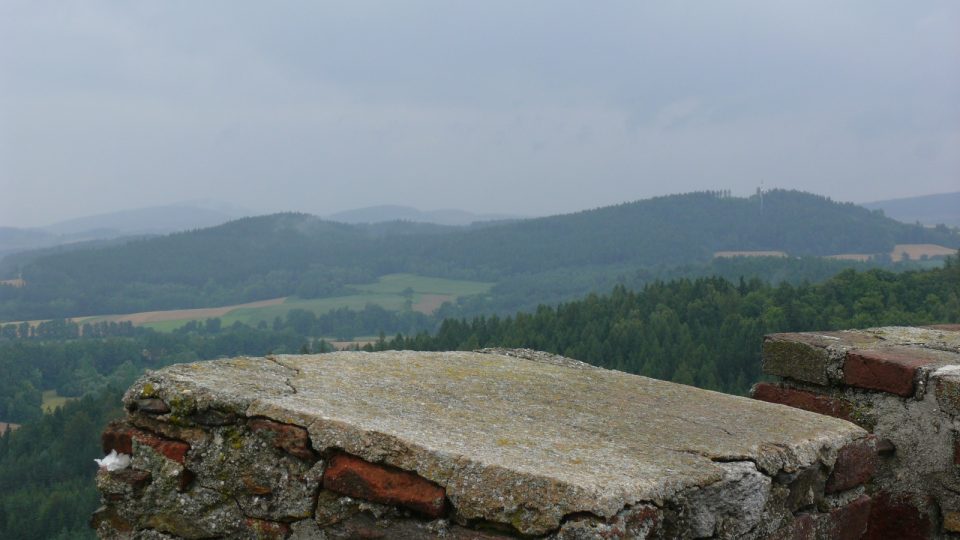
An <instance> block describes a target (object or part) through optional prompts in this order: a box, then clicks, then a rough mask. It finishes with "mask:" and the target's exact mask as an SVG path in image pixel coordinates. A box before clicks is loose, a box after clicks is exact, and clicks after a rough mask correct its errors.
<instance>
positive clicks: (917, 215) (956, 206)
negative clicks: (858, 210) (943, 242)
mask: <svg viewBox="0 0 960 540" xmlns="http://www.w3.org/2000/svg"><path fill="white" fill-rule="evenodd" d="M863 207H864V208H869V209H871V210H883V213H884V214H886V215H887V216H889V217H891V218H893V219H895V220H897V221H902V222H904V223H916V222H920V223H922V224H924V225H929V226H933V225H938V224H941V223H942V224H944V225H947V226H950V227H960V191H956V192H953V193H938V194H936V195H923V196H921V197H907V198H903V199H890V200H886V201H877V202H872V203H865V204H864V205H863Z"/></svg>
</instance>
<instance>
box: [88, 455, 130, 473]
mask: <svg viewBox="0 0 960 540" xmlns="http://www.w3.org/2000/svg"><path fill="white" fill-rule="evenodd" d="M94 461H96V462H97V465H99V466H100V470H106V471H119V470H121V469H126V468H127V467H129V466H130V456H128V455H126V454H118V453H117V451H116V450H111V451H110V453H109V454H107V457H105V458H103V459H94Z"/></svg>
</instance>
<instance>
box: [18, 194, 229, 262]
mask: <svg viewBox="0 0 960 540" xmlns="http://www.w3.org/2000/svg"><path fill="white" fill-rule="evenodd" d="M242 215H243V214H242V210H239V209H229V207H227V206H226V205H223V204H221V203H215V202H209V201H197V202H192V203H180V204H169V205H162V206H151V207H146V208H136V209H132V210H121V211H117V212H107V213H104V214H96V215H91V216H84V217H79V218H73V219H68V220H64V221H60V222H57V223H54V224H52V225H47V226H44V227H29V228H20V227H0V257H3V256H5V255H9V254H12V253H17V252H21V251H27V250H36V249H44V248H54V247H57V246H63V245H67V244H77V243H83V242H91V241H104V240H114V239H117V238H121V237H125V236H131V237H140V236H145V235H160V234H169V233H172V232H177V231H184V230H189V229H202V228H206V227H213V226H215V225H220V224H222V223H226V222H227V221H230V220H232V219H236V218H238V217H241V216H242Z"/></svg>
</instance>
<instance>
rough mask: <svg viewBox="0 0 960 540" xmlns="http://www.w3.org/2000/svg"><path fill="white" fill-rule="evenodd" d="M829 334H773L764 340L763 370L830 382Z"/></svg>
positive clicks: (784, 375) (791, 376)
mask: <svg viewBox="0 0 960 540" xmlns="http://www.w3.org/2000/svg"><path fill="white" fill-rule="evenodd" d="M829 343H830V341H829V339H828V338H826V337H822V336H813V335H809V336H808V335H803V334H772V335H769V336H766V337H765V338H764V340H763V371H764V373H769V374H770V375H779V376H781V377H789V378H791V379H796V380H798V381H805V382H811V383H814V384H819V385H824V386H825V385H827V384H829V382H830V379H829V377H828V375H827V373H828V368H829V366H830V363H831V362H830V356H829V355H828V354H827V351H826V348H827V346H828V345H829Z"/></svg>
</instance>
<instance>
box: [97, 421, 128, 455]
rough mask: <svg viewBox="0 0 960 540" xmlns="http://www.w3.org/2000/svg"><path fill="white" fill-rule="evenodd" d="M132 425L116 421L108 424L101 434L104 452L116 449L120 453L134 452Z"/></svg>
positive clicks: (107, 452)
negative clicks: (131, 435) (131, 433)
mask: <svg viewBox="0 0 960 540" xmlns="http://www.w3.org/2000/svg"><path fill="white" fill-rule="evenodd" d="M130 429H131V428H130V426H128V425H127V424H124V423H123V422H119V421H114V422H110V423H109V424H107V427H106V428H104V430H103V433H101V434H100V445H101V447H102V448H103V453H104V454H109V453H110V451H111V450H116V451H117V453H118V454H127V455H128V456H129V455H132V454H133V440H132V439H131V438H130Z"/></svg>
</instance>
